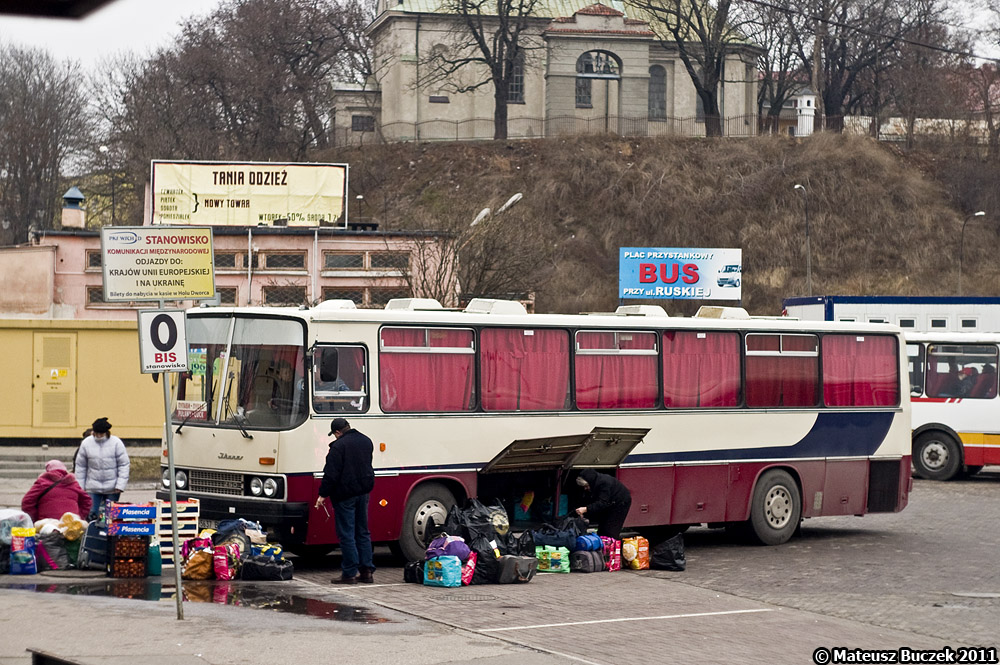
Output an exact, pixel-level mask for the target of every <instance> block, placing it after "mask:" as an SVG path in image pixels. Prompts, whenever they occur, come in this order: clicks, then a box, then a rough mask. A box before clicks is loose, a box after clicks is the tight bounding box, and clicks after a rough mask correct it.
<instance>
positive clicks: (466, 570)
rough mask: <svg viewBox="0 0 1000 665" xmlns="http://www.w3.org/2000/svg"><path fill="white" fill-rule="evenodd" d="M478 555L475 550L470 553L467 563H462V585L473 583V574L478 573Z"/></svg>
mask: <svg viewBox="0 0 1000 665" xmlns="http://www.w3.org/2000/svg"><path fill="white" fill-rule="evenodd" d="M477 558H478V557H477V555H476V553H475V552H470V553H469V558H468V559H467V560H466V562H465V563H463V564H462V585H463V586H466V585H469V584H472V576H473V575H475V574H476V559H477Z"/></svg>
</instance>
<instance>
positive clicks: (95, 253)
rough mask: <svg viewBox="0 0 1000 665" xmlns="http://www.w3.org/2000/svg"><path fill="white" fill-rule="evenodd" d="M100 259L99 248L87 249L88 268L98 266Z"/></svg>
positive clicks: (99, 265)
mask: <svg viewBox="0 0 1000 665" xmlns="http://www.w3.org/2000/svg"><path fill="white" fill-rule="evenodd" d="M101 259H102V257H101V252H100V250H96V249H91V250H87V267H88V268H100V267H101V264H102V261H101Z"/></svg>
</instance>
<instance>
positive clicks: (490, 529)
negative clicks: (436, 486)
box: [441, 499, 510, 545]
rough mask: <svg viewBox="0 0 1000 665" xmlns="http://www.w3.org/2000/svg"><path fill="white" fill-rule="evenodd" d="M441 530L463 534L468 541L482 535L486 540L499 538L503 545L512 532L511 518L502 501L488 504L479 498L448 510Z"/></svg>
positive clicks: (457, 534) (452, 533)
mask: <svg viewBox="0 0 1000 665" xmlns="http://www.w3.org/2000/svg"><path fill="white" fill-rule="evenodd" d="M441 531H443V532H445V533H447V534H448V535H450V536H461V537H462V538H464V539H465V542H466V543H469V542H472V541H473V540H474V539H475V538H476V537H477V536H482V537H483V538H486V540H497V541H498V544H501V545H502V544H504V543H506V542H507V541H506V539H507V536H508V535H509V534H510V520H509V519H508V518H507V510H506V509H505V508H504V507H503V505H501V504H500V503H497V504H495V505H489V506H488V505H486V504H484V503H483V502H482V501H480V500H479V499H469V500H468V501H466V503H465V507H464V508H461V509H458V508H456V507H454V506H453V507H452V508H451V510H449V511H448V517H447V519H445V522H444V525H443V528H442V529H441Z"/></svg>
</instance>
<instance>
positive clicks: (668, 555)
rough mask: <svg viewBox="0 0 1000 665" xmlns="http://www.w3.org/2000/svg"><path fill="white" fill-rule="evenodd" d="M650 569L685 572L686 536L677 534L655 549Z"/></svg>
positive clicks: (650, 557) (650, 561) (650, 559)
mask: <svg viewBox="0 0 1000 665" xmlns="http://www.w3.org/2000/svg"><path fill="white" fill-rule="evenodd" d="M649 567H650V568H657V569H659V570H684V569H685V568H686V567H687V561H686V560H685V558H684V536H682V535H681V534H679V533H678V534H677V535H675V536H671V537H670V538H667V539H666V540H664V541H663V542H662V543H660V544H659V545H657V546H656V547H654V548H653V551H652V552H650V555H649Z"/></svg>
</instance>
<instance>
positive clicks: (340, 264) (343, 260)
mask: <svg viewBox="0 0 1000 665" xmlns="http://www.w3.org/2000/svg"><path fill="white" fill-rule="evenodd" d="M364 267H365V255H364V254H361V253H355V254H346V253H341V252H324V253H323V268H324V269H326V270H363V269H364Z"/></svg>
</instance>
